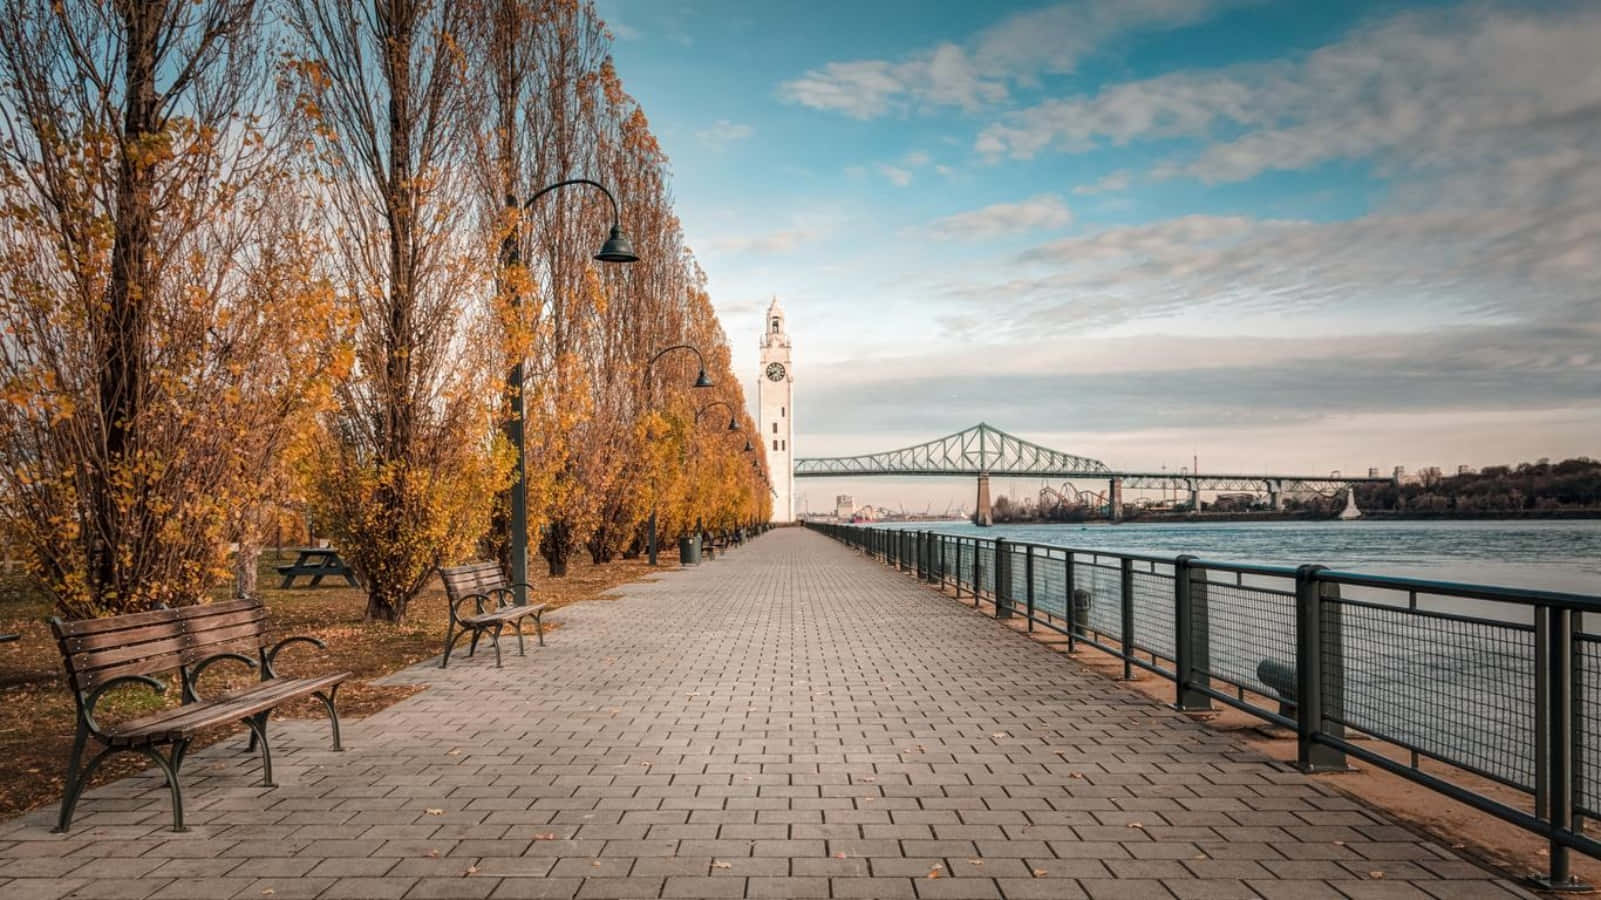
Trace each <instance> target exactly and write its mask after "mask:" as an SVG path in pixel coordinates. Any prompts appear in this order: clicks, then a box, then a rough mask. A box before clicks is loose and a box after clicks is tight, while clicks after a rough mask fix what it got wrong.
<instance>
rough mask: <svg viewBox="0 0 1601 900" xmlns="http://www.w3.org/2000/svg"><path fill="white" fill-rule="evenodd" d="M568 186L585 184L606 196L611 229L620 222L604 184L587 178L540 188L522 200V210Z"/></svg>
mask: <svg viewBox="0 0 1601 900" xmlns="http://www.w3.org/2000/svg"><path fill="white" fill-rule="evenodd" d="M569 184H587V185H589V186H590V187H593V188H596V189H598V190H599V191H600V192H601V193H602V194H605V195H606V199H607V200H610V201H611V224H612V227H613V228H616V227H617V224H618V223H619V222H620V221H621V220H622V216H621V214H620V213H619V212H618V211H617V198H616V197H613V196H612V193H611V191H609V190H607V189H606V186H605V185H604V184H601V183H600V182H598V181H592V180H590V179H588V178H569V179H567V180H566V181H558V182H556V183H555V184H548V185H546V186H544V187H542V188H540V189H539V190H537V191H534V193H533V195H532V196H530V197H529V198H528V199H527V200H524V201H523V203H522V207H523V209H525V210H526V209H528V208H529V207H531V206H533V205H534V201H535V200H538V199H539V198H540V197H543V196H545V195H546V194H548V193H550V192H551V191H554V190H555V189H557V188H562V187H566V186H568V185H569Z"/></svg>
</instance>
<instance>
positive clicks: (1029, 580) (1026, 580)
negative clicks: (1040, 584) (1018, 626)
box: [1023, 544, 1034, 633]
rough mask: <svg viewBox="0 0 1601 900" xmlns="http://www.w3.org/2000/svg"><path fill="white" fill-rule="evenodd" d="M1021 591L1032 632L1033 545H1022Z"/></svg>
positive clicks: (1029, 628)
mask: <svg viewBox="0 0 1601 900" xmlns="http://www.w3.org/2000/svg"><path fill="white" fill-rule="evenodd" d="M1023 554H1024V555H1023V591H1024V597H1026V598H1027V599H1026V602H1027V604H1028V630H1029V632H1030V633H1032V632H1033V631H1034V545H1033V544H1024V545H1023Z"/></svg>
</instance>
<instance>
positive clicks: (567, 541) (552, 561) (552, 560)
mask: <svg viewBox="0 0 1601 900" xmlns="http://www.w3.org/2000/svg"><path fill="white" fill-rule="evenodd" d="M572 530H573V529H572V525H571V524H569V523H568V522H566V521H564V520H561V519H556V520H554V521H552V522H551V523H550V524H548V525H546V526H545V530H544V533H543V534H541V535H540V537H539V553H540V555H541V556H543V557H545V564H546V566H547V567H548V568H549V569H550V574H551V576H552V577H554V578H561V577H563V576H565V575H566V574H567V561H568V560H569V559H570V558H571V557H572V555H573V541H572Z"/></svg>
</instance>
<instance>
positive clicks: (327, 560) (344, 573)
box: [278, 547, 356, 588]
mask: <svg viewBox="0 0 1601 900" xmlns="http://www.w3.org/2000/svg"><path fill="white" fill-rule="evenodd" d="M278 574H279V575H282V576H283V577H284V581H283V584H281V585H279V587H280V588H287V587H294V585H295V579H296V578H298V577H299V576H301V575H310V576H311V585H310V586H311V587H316V586H317V585H319V584H321V583H322V580H323V578H325V577H327V576H329V575H338V576H341V577H343V578H344V579H345V583H346V584H348V585H350V586H351V587H355V586H356V573H355V572H353V571H351V569H350V567H349V566H347V565H345V561H344V560H342V559H340V558H339V554H338V553H336V552H334V550H333V549H331V548H327V547H312V548H308V549H305V550H301V551H300V555H299V556H298V557H297V558H296V559H295V562H294V565H290V566H279V567H278Z"/></svg>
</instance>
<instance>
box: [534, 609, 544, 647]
mask: <svg viewBox="0 0 1601 900" xmlns="http://www.w3.org/2000/svg"><path fill="white" fill-rule="evenodd" d="M543 615H544V613H543V612H536V613H534V631H536V632H538V633H539V646H541V647H543V646H545V621H544V619H543V618H541V617H542V616H543Z"/></svg>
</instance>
